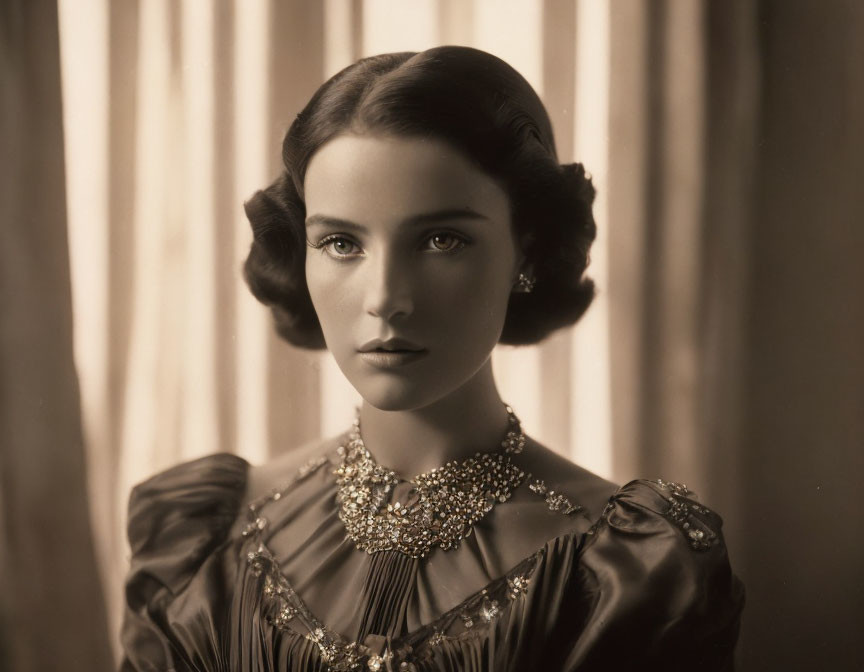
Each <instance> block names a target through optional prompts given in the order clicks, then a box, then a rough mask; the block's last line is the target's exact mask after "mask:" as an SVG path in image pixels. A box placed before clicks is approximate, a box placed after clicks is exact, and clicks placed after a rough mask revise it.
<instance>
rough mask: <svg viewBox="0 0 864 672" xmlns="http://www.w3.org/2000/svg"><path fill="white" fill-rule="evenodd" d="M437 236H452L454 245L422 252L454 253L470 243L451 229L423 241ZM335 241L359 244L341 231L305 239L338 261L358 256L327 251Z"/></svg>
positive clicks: (314, 247)
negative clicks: (311, 239) (316, 239)
mask: <svg viewBox="0 0 864 672" xmlns="http://www.w3.org/2000/svg"><path fill="white" fill-rule="evenodd" d="M438 236H446V237H448V238H453V239H454V240H455V241H456V244H455V246H454V247H453V248H452V249H448V250H441V249H438V248H432V247H429V248H424V249H423V251H424V252H425V251H430V252H435V253H437V254H455V253H456V252H458V251H459V250H461V249H463V248H465V247H466V246H468V245H470V244H471V240H470V239H469V238H468V237H467V236H464V235H462V234H459V233H455V232H453V231H436V232H435V233H432V234H430V235H429V236H427V237H426V238H425V239H424V242H426V243H428V242H431V241H432V240H433V239H434V238H436V237H438ZM337 241H345V242H347V243H349V244H350V245H353V246H354V247H356V248H358V249H359V248H360V245H358V244H357V243H356V242H354V241H353V240H351V238H350V237H348V236H346V235H344V234H341V233H333V234H330V235H329V236H325V237H324V238H322V239H321V240H320V241H318V242H317V243H313V242H311V241H307V245H309V247H311V248H312V249H315V250H323V251H324V252H326V253H327V254H328V255H329V256H330V257H332V258H333V259H336V260H338V261H347V260H348V259H353V258H354V257H357V256H359V255H358V254H356V253H352V254H338V253H336V252H331V251H329V250H328V249H327V247H328V246H330V245H331V244H333V243H335V242H337Z"/></svg>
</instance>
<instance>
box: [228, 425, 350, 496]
mask: <svg viewBox="0 0 864 672" xmlns="http://www.w3.org/2000/svg"><path fill="white" fill-rule="evenodd" d="M343 438H344V434H343V435H339V436H335V437H330V438H326V439H317V440H315V441H311V442H309V443H306V444H303V445H300V446H298V447H296V448H293V449H291V450H289V451H287V452H285V453H283V454H282V455H279V456H278V457H275V458H273V459H272V460H269V461H268V462H266V463H263V464H253V465H250V466H249V473H248V484H247V487H246V493H245V496H244V504H249V503H250V502H253V501H254V500H256V499H258V498H260V497H262V496H264V495H266V494H267V493H269V492H271V491H273V490H275V489H279V488H281V487H283V486H284V485H285V483H287V482H288V481H289V480H290V479H292V478H294V477H295V476H296V475H297V474H298V473H299V472H300V471H301V470H303V469H304V468H306V467H307V466H309V465H321V466H323V465H324V464H325V463H330V462H332V461H333V459H334V456H335V455H336V449H337V448H338V447H339V445H340V443H341V442H342V439H343Z"/></svg>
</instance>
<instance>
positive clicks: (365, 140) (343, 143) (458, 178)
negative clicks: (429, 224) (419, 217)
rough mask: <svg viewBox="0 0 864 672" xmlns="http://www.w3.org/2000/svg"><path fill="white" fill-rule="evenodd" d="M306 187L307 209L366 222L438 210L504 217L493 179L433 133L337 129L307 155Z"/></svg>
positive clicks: (503, 201)
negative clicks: (390, 133)
mask: <svg viewBox="0 0 864 672" xmlns="http://www.w3.org/2000/svg"><path fill="white" fill-rule="evenodd" d="M304 192H305V200H306V211H307V214H309V215H312V214H324V215H328V216H331V217H344V218H346V219H351V220H354V221H358V222H360V223H364V220H366V219H369V220H370V221H381V220H382V218H383V219H388V220H390V219H393V220H396V219H400V218H405V217H410V216H411V215H416V214H418V213H422V212H430V211H434V210H440V209H442V208H454V209H464V208H468V209H471V210H474V211H476V212H479V213H480V214H483V215H485V216H487V217H489V218H491V219H498V220H506V218H507V217H509V199H508V198H507V195H506V193H505V192H504V190H503V189H502V188H501V187H500V186H499V185H498V183H497V182H496V181H495V180H494V179H493V178H492V177H490V176H489V175H487V174H486V173H485V172H483V171H482V170H480V169H479V168H477V167H475V166H474V165H473V164H472V163H471V162H470V161H469V160H468V159H467V158H466V157H465V156H464V155H463V154H462V153H461V152H459V151H457V150H455V149H453V148H452V147H451V146H450V145H448V144H447V143H445V142H443V141H441V140H437V139H431V138H414V137H394V136H382V135H353V134H352V135H340V136H337V137H336V138H334V139H332V140H330V141H329V142H327V143H326V144H325V145H324V146H323V147H321V148H320V149H319V150H318V151H317V152H316V153H315V154H314V155H313V157H312V159H311V161H310V162H309V165H308V167H307V170H306V177H305V180H304Z"/></svg>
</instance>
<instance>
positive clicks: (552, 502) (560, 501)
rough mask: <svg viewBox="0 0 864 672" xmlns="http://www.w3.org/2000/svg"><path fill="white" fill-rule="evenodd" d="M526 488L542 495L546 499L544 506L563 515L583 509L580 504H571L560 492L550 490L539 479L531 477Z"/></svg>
mask: <svg viewBox="0 0 864 672" xmlns="http://www.w3.org/2000/svg"><path fill="white" fill-rule="evenodd" d="M528 489H529V490H531V492H533V493H534V494H537V495H540V496H541V497H544V498H545V499H546V506H548V507H549V510H550V511H556V512H560V513H563V514H564V515H565V516H569V515H570V514H571V513H579V512H581V511H584V510H585V509H584V507H583V506H582V505H581V504H573V502H571V501H570V500H569V499H567V497H565V496H564V495H562V494H561V493H558V492H555V491H554V490H550V489H549V488H548V487H547V486H546V483H545V482H544V481H541V480H540V479H532V480H531V483H529V485H528Z"/></svg>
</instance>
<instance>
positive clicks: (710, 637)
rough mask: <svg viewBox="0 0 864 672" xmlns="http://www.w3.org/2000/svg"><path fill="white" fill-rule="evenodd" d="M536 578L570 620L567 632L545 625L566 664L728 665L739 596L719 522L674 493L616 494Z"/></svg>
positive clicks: (625, 490)
mask: <svg viewBox="0 0 864 672" xmlns="http://www.w3.org/2000/svg"><path fill="white" fill-rule="evenodd" d="M574 544H575V542H574ZM555 550H556V551H557V550H558V549H557V548H556V549H555ZM543 571H544V572H545V573H548V574H549V575H550V576H551V577H555V578H556V579H557V580H558V581H559V583H558V584H557V585H558V586H559V593H560V594H561V595H562V596H563V597H562V601H563V602H569V603H570V605H571V610H572V612H573V613H578V614H580V616H579V620H580V621H581V622H580V623H578V624H577V627H576V628H575V629H573V628H572V627H571V625H572V624H571V625H568V626H564V625H560V624H553V625H552V626H550V628H552V629H554V630H556V631H557V633H558V634H557V635H556V637H557V638H558V639H557V641H558V642H559V644H560V645H561V647H562V648H561V650H562V651H567V656H568V659H569V660H579V661H587V660H591V661H603V662H604V663H606V664H607V666H611V667H613V668H615V669H618V667H616V666H623V665H624V664H628V665H636V664H643V663H646V662H648V661H650V662H651V663H652V665H658V666H659V665H661V664H662V665H663V666H664V667H665V669H673V670H677V669H685V667H684V666H688V668H687V669H689V666H691V665H694V664H695V665H697V666H701V667H702V668H703V669H710V670H719V669H727V668H726V666H727V665H729V664H730V663H731V659H732V653H733V650H734V647H735V642H736V640H737V636H738V627H739V621H740V614H741V610H742V609H743V605H744V588H743V585H742V584H741V582H740V581H739V580H738V578H737V577H736V576H735V575H734V573H733V572H732V569H731V566H730V562H729V557H728V553H727V550H726V546H725V543H724V540H723V533H722V520H721V518H720V516H719V515H717V513H715V512H714V511H712V510H711V509H709V508H708V507H707V506H705V505H704V504H702V503H700V502H699V501H698V500H697V499H696V496H695V494H694V493H692V492H691V491H689V490H688V489H686V488H685V487H684V486H681V485H678V484H676V483H669V482H665V481H648V480H637V481H631V482H630V483H627V484H626V485H624V486H622V487H621V488H619V489H618V490H617V491H616V492H615V493H614V494H613V495H612V496H611V497H610V499H609V501H608V504H607V505H606V507H605V508H604V511H603V513H602V514H601V515H600V517H599V518H598V519H597V520H596V522H595V523H594V524H593V525H592V527H591V529H590V530H589V531H588V532H587V533H586V534H585V535H583V536H582V538H581V541H580V543H579V547H578V548H573V547H572V546H571V547H566V546H563V545H562V549H561V552H560V553H558V552H553V553H549V554H548V556H547V563H546V565H545V567H543ZM622 638H623V639H622ZM625 639H626V641H627V644H628V646H627V647H624V648H622V646H621V644H622V641H624V640H625ZM649 667H651V666H650V665H649ZM651 669H654V668H653V667H651ZM658 669H659V668H658Z"/></svg>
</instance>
